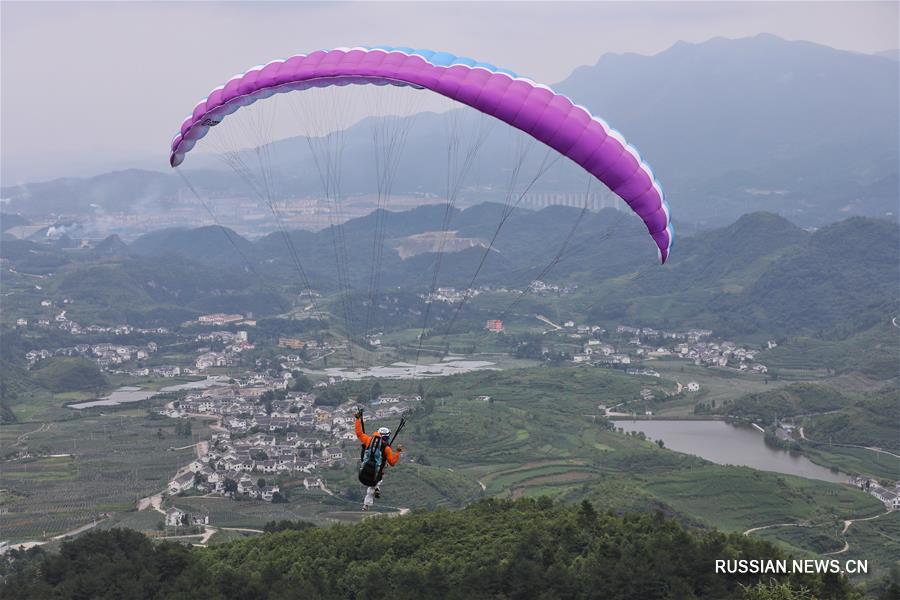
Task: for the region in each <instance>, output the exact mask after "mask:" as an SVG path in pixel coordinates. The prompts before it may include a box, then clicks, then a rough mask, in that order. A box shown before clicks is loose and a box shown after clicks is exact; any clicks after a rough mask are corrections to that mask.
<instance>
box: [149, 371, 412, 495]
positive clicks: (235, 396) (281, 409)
mask: <svg viewBox="0 0 900 600" xmlns="http://www.w3.org/2000/svg"><path fill="white" fill-rule="evenodd" d="M290 380H291V377H287V378H285V379H284V380H283V381H282V382H280V383H279V382H263V381H260V380H258V379H257V380H253V379H249V380H244V381H241V382H236V383H235V384H234V385H231V386H227V387H214V388H211V389H208V390H205V391H203V392H199V393H191V394H188V395H186V396H185V397H184V398H183V399H182V400H180V401H172V402H169V403H168V404H167V405H166V406H165V407H163V408H161V409H160V410H159V412H160V414H163V415H165V416H168V417H172V418H189V417H213V418H215V419H216V421H217V424H216V425H215V426H214V429H215V430H216V433H214V434H213V435H212V437H211V439H210V441H209V442H208V443H203V444H201V446H200V447H201V448H202V449H203V451H202V452H198V454H199V456H198V458H197V459H196V460H194V461H193V462H191V463H190V464H189V465H187V467H184V468H182V469H179V471H178V472H177V473H176V474H175V476H174V477H173V478H172V480H171V481H170V482H169V485H168V487H167V492H168V494H169V495H170V496H175V495H179V494H184V493H188V492H190V493H197V494H213V495H221V496H226V497H231V498H252V499H261V500H264V501H267V502H276V503H277V502H285V501H286V497H285V494H284V493H283V492H282V490H280V488H279V486H278V484H277V483H276V482H277V479H278V478H280V477H281V476H283V475H293V476H295V477H298V476H303V485H304V487H306V488H311V487H315V488H322V489H326V488H325V485H326V483H325V481H323V479H322V478H321V477H318V476H316V473H317V471H319V470H321V469H323V468H326V467H331V466H335V465H340V464H342V463H343V461H344V460H345V451H344V448H345V447H346V446H356V433H355V429H354V421H355V419H354V416H353V413H354V412H355V409H356V407H357V406H358V405H359V404H360V402H359V401H358V400H354V401H347V402H342V403H341V404H339V405H337V406H327V405H320V404H317V400H318V399H319V396H317V394H316V393H309V392H297V391H288V388H289V387H290V386H291V381H290ZM320 386H321V384H320ZM322 387H324V386H322ZM420 401H421V397H420V396H415V395H413V396H404V395H388V394H381V395H379V396H378V397H376V398H374V399H372V400H370V402H369V403H368V405H369V412H368V413H367V414H368V415H369V417H370V418H372V419H375V420H383V419H394V418H396V419H399V418H400V416H401V415H402V414H403V413H405V412H406V411H407V410H409V409H410V408H412V407H413V406H415V405H416V404H417V403H418V402H420Z"/></svg>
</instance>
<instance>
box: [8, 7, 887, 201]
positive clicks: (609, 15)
mask: <svg viewBox="0 0 900 600" xmlns="http://www.w3.org/2000/svg"><path fill="white" fill-rule="evenodd" d="M898 6H900V4H898V3H897V2H882V3H866V2H797V3H785V2H779V3H764V2H749V3H742V2H699V3H685V2H629V3H614V2H609V3H590V2H578V3H574V2H573V3H562V2H552V3H544V2H528V3H519V2H504V3H476V2H466V3H463V2H457V3H424V2H422V3H411V2H406V3H388V2H377V3H376V2H369V3H345V2H340V3H338V2H333V3H324V4H323V3H288V2H275V3H263V2H254V3H238V2H227V3H225V2H190V3H188V2H184V3H177V2H166V3H161V2H157V3H153V2H147V3H139V2H121V3H112V2H102V3H89V2H66V3H50V2H9V1H2V3H0V11H2V14H0V61H2V65H0V103H2V104H0V120H2V121H0V161H2V177H3V184H4V185H9V184H13V183H18V182H20V181H22V180H26V179H34V178H49V177H52V176H56V175H73V174H77V173H78V171H79V169H84V170H85V171H90V172H97V171H99V170H103V169H104V168H109V169H112V168H118V167H122V166H123V165H126V164H128V163H129V162H133V161H135V160H139V159H140V160H143V161H144V162H143V163H142V166H150V167H154V166H155V167H157V168H160V169H164V168H165V167H166V160H167V146H168V143H169V142H170V140H171V138H172V136H173V135H174V133H175V131H176V129H177V127H178V125H179V124H180V123H181V121H182V119H183V118H184V117H185V116H186V115H187V113H188V111H189V110H190V109H191V108H193V106H194V104H195V103H196V102H197V101H199V100H200V99H201V98H203V97H204V96H205V95H206V93H207V92H208V91H209V90H210V89H212V88H213V87H215V86H216V85H219V84H220V83H223V82H224V81H225V80H227V79H228V78H229V77H230V76H231V75H233V74H235V73H238V72H241V71H243V70H245V69H246V68H248V67H251V66H253V65H256V64H260V63H265V62H268V61H269V60H272V59H274V58H284V57H287V56H290V55H292V54H296V53H299V52H308V51H310V50H315V49H319V48H330V47H335V46H360V45H375V44H393V45H407V46H418V47H427V48H434V49H439V50H448V51H451V52H454V53H456V54H462V55H468V56H472V57H475V58H478V59H481V60H485V61H488V62H493V63H495V64H497V65H500V66H503V67H507V68H509V69H512V70H514V71H517V72H518V73H520V74H523V75H527V76H529V77H532V78H533V79H536V80H538V81H543V82H548V83H553V82H556V81H559V80H561V79H564V78H565V77H566V76H567V75H568V74H569V73H570V72H571V71H572V70H573V69H574V68H575V67H577V66H579V65H583V64H593V63H594V62H596V61H597V59H598V58H599V57H600V56H601V55H602V54H605V53H607V52H638V53H641V54H654V53H657V52H659V51H662V50H664V49H666V48H668V47H669V46H671V45H672V44H673V43H675V42H676V41H679V40H684V41H688V42H700V41H704V40H707V39H709V38H711V37H716V36H724V37H731V38H735V37H746V36H751V35H755V34H757V33H760V32H769V33H774V34H776V35H779V36H781V37H784V38H787V39H791V40H797V39H802V40H809V41H814V42H819V43H823V44H827V45H829V46H833V47H836V48H840V49H845V50H853V51H858V52H865V53H872V52H878V51H881V50H887V49H891V48H897V47H898V46H900V43H898V33H897V32H898V19H900V16H898Z"/></svg>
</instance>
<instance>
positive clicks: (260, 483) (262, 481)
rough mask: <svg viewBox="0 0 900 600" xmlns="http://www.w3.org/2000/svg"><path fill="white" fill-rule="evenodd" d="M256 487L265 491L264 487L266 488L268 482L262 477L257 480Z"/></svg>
mask: <svg viewBox="0 0 900 600" xmlns="http://www.w3.org/2000/svg"><path fill="white" fill-rule="evenodd" d="M256 487H258V488H259V489H263V488H264V487H266V480H265V478H263V477H260V478H259V479H257V480H256Z"/></svg>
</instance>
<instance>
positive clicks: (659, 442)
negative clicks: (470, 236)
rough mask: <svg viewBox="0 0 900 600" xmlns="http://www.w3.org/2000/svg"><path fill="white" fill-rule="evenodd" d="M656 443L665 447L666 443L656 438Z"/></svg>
mask: <svg viewBox="0 0 900 600" xmlns="http://www.w3.org/2000/svg"><path fill="white" fill-rule="evenodd" d="M656 445H657V446H659V447H660V448H665V447H666V443H665V442H664V441H662V440H656Z"/></svg>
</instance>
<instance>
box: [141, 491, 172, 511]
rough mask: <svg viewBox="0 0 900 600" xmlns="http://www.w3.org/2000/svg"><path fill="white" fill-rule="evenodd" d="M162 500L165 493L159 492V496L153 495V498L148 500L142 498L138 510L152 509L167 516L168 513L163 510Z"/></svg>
mask: <svg viewBox="0 0 900 600" xmlns="http://www.w3.org/2000/svg"><path fill="white" fill-rule="evenodd" d="M162 498H163V493H162V492H159V493H158V494H153V495H152V496H147V497H146V498H141V499H140V500H138V503H137V509H138V510H147V509H148V508H152V509H153V510H155V511H156V512H159V513H162V514H166V511H164V510H163V509H162Z"/></svg>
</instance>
